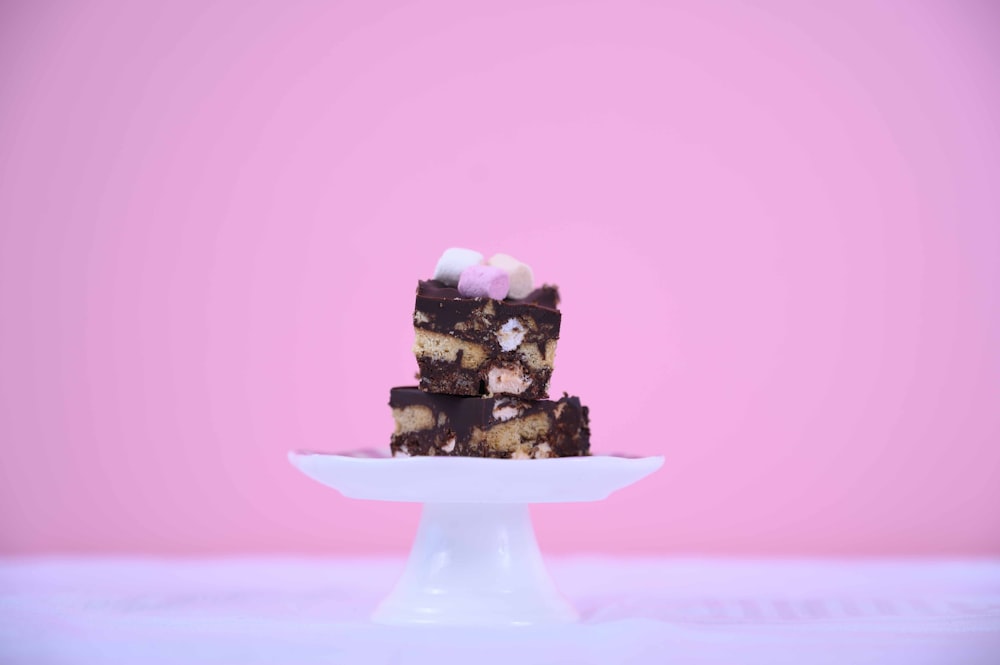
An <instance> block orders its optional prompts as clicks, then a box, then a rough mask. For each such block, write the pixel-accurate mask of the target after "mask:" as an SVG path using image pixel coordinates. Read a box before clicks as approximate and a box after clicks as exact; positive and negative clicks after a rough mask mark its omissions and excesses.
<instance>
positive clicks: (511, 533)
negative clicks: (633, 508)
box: [288, 450, 663, 626]
mask: <svg viewBox="0 0 1000 665" xmlns="http://www.w3.org/2000/svg"><path fill="white" fill-rule="evenodd" d="M288 458H289V460H290V461H291V463H292V464H293V465H295V467H296V468H298V469H299V470H300V471H302V473H304V474H306V475H307V476H309V477H310V478H313V479H314V480H316V481H318V482H320V483H323V484H324V485H327V486H329V487H333V488H335V489H337V490H338V491H339V492H340V493H341V494H343V495H344V496H346V497H349V498H353V499H367V500H374V501H406V502H414V503H422V504H423V506H424V510H423V515H422V516H421V518H420V527H419V528H418V529H417V537H416V540H415V541H414V543H413V549H412V550H411V551H410V558H409V560H408V561H407V563H406V569H405V571H404V572H403V576H402V578H401V579H400V580H399V583H398V584H397V585H396V588H395V590H394V591H393V592H392V593H391V594H390V595H389V597H388V598H386V599H385V600H384V601H383V602H382V604H381V605H379V607H378V609H377V610H376V611H375V614H374V616H373V617H372V619H373V620H374V621H376V622H378V623H384V624H434V625H445V626H518V625H529V624H554V623H565V622H569V621H575V620H576V619H577V615H576V612H575V611H574V610H573V608H572V607H571V606H570V605H569V603H567V602H566V601H565V600H564V599H563V598H562V597H561V596H560V595H559V592H558V591H556V588H555V585H553V584H552V580H551V579H549V575H548V572H547V571H546V570H545V564H544V563H543V561H542V555H541V553H540V552H539V551H538V543H537V542H536V541H535V531H534V529H533V528H532V526H531V515H530V514H529V513H528V505H529V504H532V503H563V502H575V501H601V500H603V499H606V498H607V497H608V495H610V494H611V493H612V492H615V491H617V490H620V489H622V488H623V487H628V486H629V485H631V484H632V483H634V482H636V481H638V480H640V479H642V478H644V477H646V476H648V475H649V474H651V473H653V472H654V471H656V470H657V469H659V468H660V466H661V465H662V464H663V458H662V457H621V456H614V455H595V456H593V457H589V456H588V457H560V458H552V459H540V460H510V459H486V458H481V457H445V456H439V457H407V458H394V459H390V458H388V457H385V456H384V455H380V454H378V453H372V452H371V451H366V450H361V451H354V452H348V453H341V454H326V453H315V452H306V451H301V452H292V453H290V454H289V456H288Z"/></svg>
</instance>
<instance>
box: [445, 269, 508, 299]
mask: <svg viewBox="0 0 1000 665" xmlns="http://www.w3.org/2000/svg"><path fill="white" fill-rule="evenodd" d="M509 288H510V278H509V277H507V273H505V272H504V271H503V270H501V269H500V268H494V267H493V266H478V265H477V266H469V267H468V268H466V269H465V270H463V271H462V276H461V277H459V278H458V292H459V293H460V294H461V295H462V296H464V297H466V298H482V297H484V296H485V297H487V298H493V299H494V300H503V299H504V298H506V297H507V291H508V289H509Z"/></svg>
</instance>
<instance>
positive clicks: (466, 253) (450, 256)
mask: <svg viewBox="0 0 1000 665" xmlns="http://www.w3.org/2000/svg"><path fill="white" fill-rule="evenodd" d="M482 262H483V255H482V254H480V253H479V252H477V251H475V250H471V249H462V248H461V247H452V248H451V249H446V250H444V254H442V255H441V258H440V259H438V262H437V267H436V268H434V279H436V280H438V281H441V282H444V283H445V284H447V285H448V286H455V285H456V284H458V278H459V277H461V275H462V271H463V270H465V269H466V268H468V267H469V266H475V265H479V264H480V263H482Z"/></svg>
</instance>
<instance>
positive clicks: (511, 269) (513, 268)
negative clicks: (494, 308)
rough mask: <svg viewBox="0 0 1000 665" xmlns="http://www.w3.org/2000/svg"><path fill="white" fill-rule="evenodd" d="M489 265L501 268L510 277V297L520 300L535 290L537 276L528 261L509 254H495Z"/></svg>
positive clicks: (508, 293)
mask: <svg viewBox="0 0 1000 665" xmlns="http://www.w3.org/2000/svg"><path fill="white" fill-rule="evenodd" d="M488 265H491V266H494V267H496V268H500V269H501V270H503V271H504V272H505V273H507V276H508V277H510V290H509V291H508V292H507V297H508V298H513V299H514V300H520V299H521V298H524V297H525V296H527V295H528V294H529V293H531V292H532V291H534V290H535V276H534V275H533V274H532V273H531V267H530V266H528V264H527V263H521V262H520V261H518V260H517V259H515V258H514V257H513V256H511V255H509V254H494V255H493V256H492V257H491V258H490V260H489V262H488Z"/></svg>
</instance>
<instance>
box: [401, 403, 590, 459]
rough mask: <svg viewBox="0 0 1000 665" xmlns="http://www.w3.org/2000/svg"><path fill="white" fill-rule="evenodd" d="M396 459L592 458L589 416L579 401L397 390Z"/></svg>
mask: <svg viewBox="0 0 1000 665" xmlns="http://www.w3.org/2000/svg"><path fill="white" fill-rule="evenodd" d="M389 406H390V407H392V416H393V418H394V419H395V421H396V431H395V433H394V434H393V435H392V440H391V447H392V454H393V456H413V455H463V456H471V457H507V458H513V459H531V458H544V457H575V456H580V455H589V454H590V422H589V410H588V409H587V407H585V406H583V405H581V404H580V398H579V397H570V396H568V395H564V396H563V397H562V398H561V399H559V400H554V401H553V400H536V401H527V400H522V399H517V398H512V397H460V396H455V395H440V394H432V393H427V392H424V391H422V390H420V389H418V388H416V387H402V388H393V389H392V390H391V392H390V396H389Z"/></svg>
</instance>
